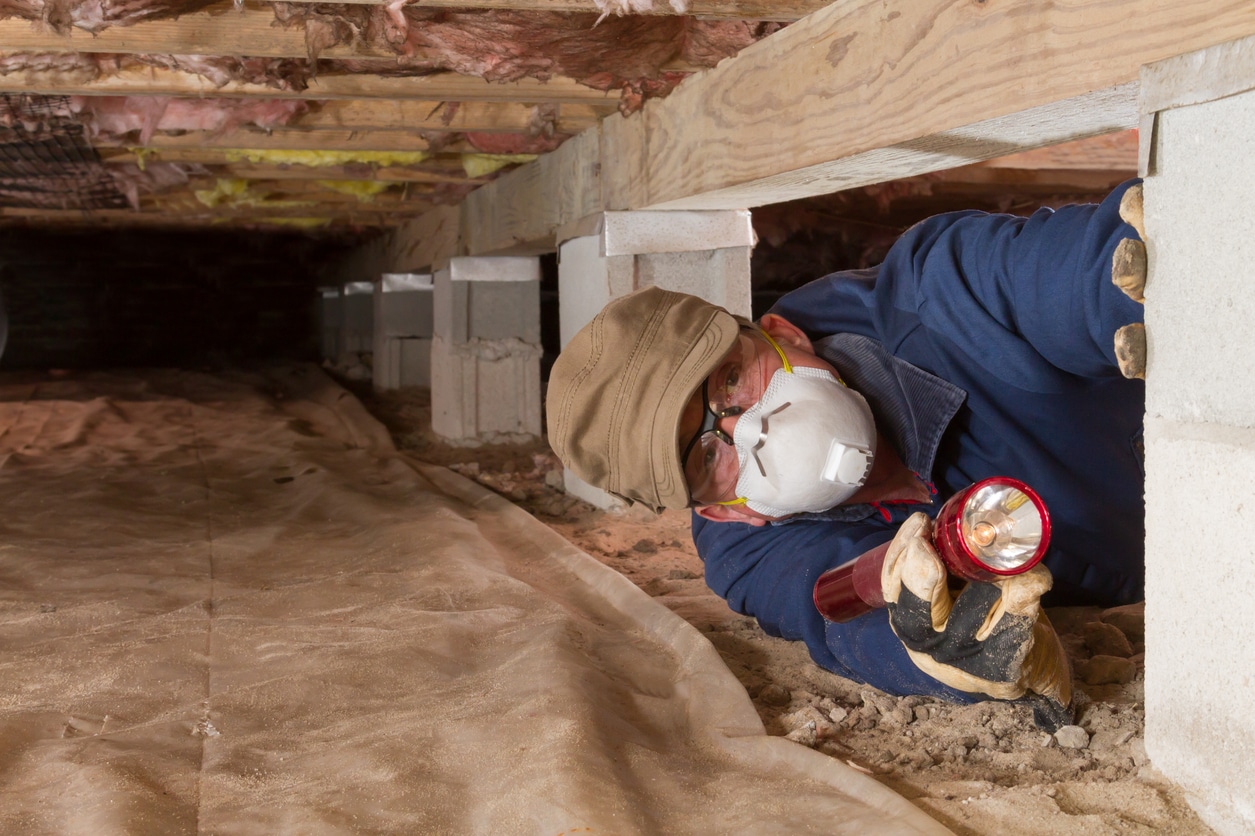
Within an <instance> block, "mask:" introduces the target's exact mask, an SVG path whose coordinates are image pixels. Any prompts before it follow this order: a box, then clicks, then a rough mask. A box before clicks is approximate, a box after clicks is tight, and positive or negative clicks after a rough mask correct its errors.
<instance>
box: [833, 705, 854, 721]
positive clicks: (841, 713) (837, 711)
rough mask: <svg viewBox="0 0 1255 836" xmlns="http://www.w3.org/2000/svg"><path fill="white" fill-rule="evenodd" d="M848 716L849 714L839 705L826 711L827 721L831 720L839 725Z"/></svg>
mask: <svg viewBox="0 0 1255 836" xmlns="http://www.w3.org/2000/svg"><path fill="white" fill-rule="evenodd" d="M849 716H850V712H848V711H846V710H845V709H844V708H842V707H841V706H839V705H838V706H834V707H833V708H831V709H829V711H828V719H830V720H832V722H834V723H840V722H842V721H844V720H845V718H846V717H849Z"/></svg>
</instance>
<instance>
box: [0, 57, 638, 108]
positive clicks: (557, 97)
mask: <svg viewBox="0 0 1255 836" xmlns="http://www.w3.org/2000/svg"><path fill="white" fill-rule="evenodd" d="M4 58H5V56H3V55H0V61H3V59H4ZM0 93H38V94H42V95H66V96H131V95H135V96H142V95H149V96H197V97H224V98H258V99H401V100H405V99H419V100H423V101H459V102H461V101H467V102H527V103H532V104H535V103H538V102H555V103H558V104H566V103H571V104H590V103H591V104H601V105H609V106H611V107H613V106H615V105H616V104H617V102H618V98H619V93H618V91H612V92H603V91H601V90H594V89H593V88H591V87H587V86H585V85H583V84H580V83H578V82H576V81H574V80H572V79H569V78H553V79H550V80H549V81H536V80H535V79H522V80H520V81H511V82H503V83H493V82H488V81H484V80H483V79H481V78H477V77H474V76H464V75H458V74H457V73H439V74H436V75H427V76H414V77H408V78H404V77H403V78H396V77H390V76H378V75H362V74H357V75H354V74H346V75H330V74H324V75H320V76H318V77H317V78H314V79H311V80H310V81H309V85H308V87H307V88H306V89H304V90H284V89H280V88H277V87H270V86H267V85H264V84H250V83H246V82H228V83H227V84H224V85H222V86H217V85H215V84H214V83H213V82H212V81H210V80H209V79H207V78H205V77H203V76H199V75H196V74H195V73H190V72H180V71H177V70H167V69H161V68H157V67H129V68H126V69H123V70H120V71H118V72H116V73H112V74H108V75H102V76H100V77H98V78H88V77H85V75H84V74H79V73H68V72H67V73H61V72H36V71H30V72H11V73H8V74H4V75H0Z"/></svg>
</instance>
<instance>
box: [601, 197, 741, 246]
mask: <svg viewBox="0 0 1255 836" xmlns="http://www.w3.org/2000/svg"><path fill="white" fill-rule="evenodd" d="M602 239H603V241H602V253H603V254H604V255H607V256H616V255H639V254H643V253H684V252H692V251H693V250H694V249H696V248H698V247H700V248H702V249H705V250H717V249H725V248H730V247H738V248H739V247H752V246H754V241H755V239H754V226H753V224H752V223H751V221H750V213H749V210H748V209H736V210H731V211H672V212H606V213H605V214H604V216H603V236H602Z"/></svg>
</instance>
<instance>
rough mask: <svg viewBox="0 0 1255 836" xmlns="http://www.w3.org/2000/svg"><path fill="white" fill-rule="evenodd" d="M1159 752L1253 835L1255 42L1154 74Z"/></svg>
mask: <svg viewBox="0 0 1255 836" xmlns="http://www.w3.org/2000/svg"><path fill="white" fill-rule="evenodd" d="M1141 101H1142V109H1143V113H1144V116H1143V122H1142V125H1143V127H1142V131H1141V141H1142V143H1143V159H1144V165H1145V167H1146V171H1145V172H1144V173H1146V174H1147V178H1146V185H1145V195H1146V225H1147V234H1148V238H1149V241H1148V251H1149V256H1150V276H1149V280H1148V283H1147V289H1146V324H1147V334H1148V337H1149V362H1148V367H1147V374H1146V384H1147V389H1146V395H1147V396H1146V413H1147V414H1146V523H1147V525H1146V528H1147V542H1146V570H1147V571H1146V577H1147V590H1146V592H1147V595H1146V597H1147V603H1146V648H1147V653H1146V748H1147V752H1148V754H1149V755H1150V757H1151V760H1152V762H1153V763H1154V765H1155V766H1156V767H1157V768H1158V769H1160V770H1161V771H1162V772H1163V773H1164V774H1165V775H1167V776H1168V777H1170V778H1172V779H1173V780H1174V781H1176V782H1177V783H1179V784H1180V785H1181V786H1182V787H1183V788H1184V789H1185V790H1186V793H1187V795H1188V797H1189V798H1190V803H1191V804H1192V806H1193V807H1194V808H1195V810H1196V811H1197V812H1198V813H1199V815H1200V816H1201V817H1202V818H1203V819H1204V820H1205V821H1206V822H1207V823H1208V824H1209V825H1211V826H1212V827H1213V828H1215V830H1216V831H1217V832H1219V833H1222V834H1238V833H1252V832H1255V779H1253V776H1252V766H1251V762H1250V753H1251V752H1253V751H1255V560H1252V557H1253V556H1255V548H1253V547H1252V543H1255V489H1252V487H1251V474H1252V473H1255V350H1253V344H1252V340H1251V322H1252V320H1255V295H1253V294H1252V293H1251V288H1252V278H1251V276H1252V265H1253V264H1255V222H1253V221H1252V217H1253V215H1255V39H1246V40H1244V41H1235V42H1232V43H1229V44H1223V45H1220V46H1216V47H1212V48H1209V49H1207V50H1203V51H1201V52H1198V53H1193V54H1188V55H1182V56H1179V57H1177V58H1173V59H1169V60H1167V61H1163V62H1160V63H1158V64H1152V65H1149V66H1147V67H1145V68H1143V71H1142V99H1141Z"/></svg>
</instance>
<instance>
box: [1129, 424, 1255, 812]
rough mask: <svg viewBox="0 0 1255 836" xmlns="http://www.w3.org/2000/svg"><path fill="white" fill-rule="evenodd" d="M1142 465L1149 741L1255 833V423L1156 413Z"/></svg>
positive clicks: (1169, 769) (1205, 798)
mask: <svg viewBox="0 0 1255 836" xmlns="http://www.w3.org/2000/svg"><path fill="white" fill-rule="evenodd" d="M1146 471H1147V472H1146V477H1147V479H1146V547H1147V563H1146V646H1147V654H1146V748H1147V752H1148V753H1149V754H1150V757H1151V759H1152V760H1153V762H1154V764H1155V766H1156V767H1157V768H1158V769H1159V770H1161V771H1162V772H1164V774H1166V775H1169V776H1171V777H1172V778H1173V780H1175V781H1177V782H1178V783H1180V784H1181V785H1182V786H1183V787H1184V788H1185V789H1186V790H1187V792H1189V794H1190V796H1191V804H1192V806H1194V808H1195V809H1196V810H1198V812H1199V813H1200V815H1202V816H1203V817H1204V819H1205V820H1207V822H1208V824H1210V825H1211V826H1212V827H1213V828H1215V829H1216V830H1217V831H1218V832H1220V833H1251V832H1255V789H1253V787H1255V783H1253V782H1252V780H1251V775H1250V769H1251V768H1250V763H1251V754H1252V753H1255V663H1253V662H1252V659H1255V656H1253V655H1252V651H1251V648H1252V647H1255V603H1253V602H1255V561H1252V556H1253V554H1255V550H1253V549H1252V546H1251V544H1252V543H1255V491H1252V490H1251V477H1250V474H1251V473H1255V430H1253V429H1249V428H1238V427H1225V426H1220V425H1216V424H1191V423H1183V422H1176V421H1167V420H1163V419H1148V420H1147V425H1146Z"/></svg>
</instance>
